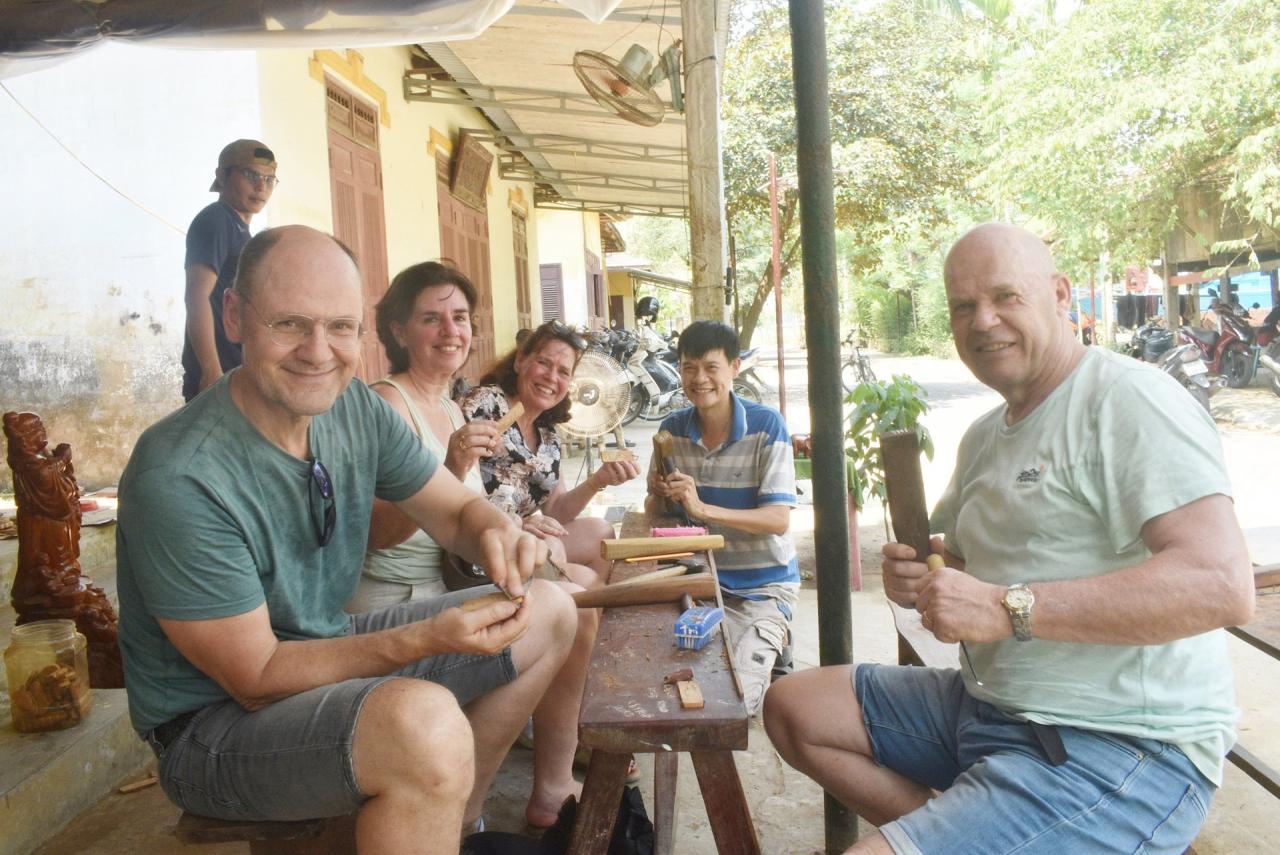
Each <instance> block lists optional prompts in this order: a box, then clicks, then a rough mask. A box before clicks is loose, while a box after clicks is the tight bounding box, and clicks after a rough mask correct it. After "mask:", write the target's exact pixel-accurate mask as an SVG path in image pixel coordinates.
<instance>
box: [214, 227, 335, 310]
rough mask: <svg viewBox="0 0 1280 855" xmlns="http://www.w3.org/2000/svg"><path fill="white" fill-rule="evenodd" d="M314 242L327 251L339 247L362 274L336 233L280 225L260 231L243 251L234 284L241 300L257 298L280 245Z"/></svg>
mask: <svg viewBox="0 0 1280 855" xmlns="http://www.w3.org/2000/svg"><path fill="white" fill-rule="evenodd" d="M306 245H312V246H314V247H315V248H316V249H317V250H320V251H326V250H330V249H331V248H332V247H337V248H338V249H340V250H341V251H342V254H343V255H345V256H346V259H347V261H349V262H350V263H351V267H352V269H354V270H355V271H356V275H357V276H359V267H358V265H357V264H356V257H355V255H354V254H353V253H352V252H351V250H350V249H348V248H347V245H346V244H344V243H343V242H342V241H340V240H338V239H337V238H335V237H334V236H333V235H329V234H325V233H324V232H322V231H318V230H316V229H313V228H311V227H310V226H277V227H276V228H273V229H264V230H263V231H260V232H258V233H257V234H256V235H254V236H253V237H252V238H250V239H249V242H248V243H246V244H245V245H244V249H243V250H241V251H240V261H239V263H238V264H237V265H236V281H235V285H234V286H233V287H234V288H235V290H236V293H237V294H239V295H240V298H241V299H244V300H248V299H251V298H252V297H253V293H254V289H255V288H256V287H257V286H258V285H260V284H261V283H262V280H263V279H264V278H265V276H266V271H267V269H268V268H269V267H270V264H271V258H272V256H273V255H274V254H275V252H276V251H277V249H280V248H290V249H293V248H303V247H305V246H306Z"/></svg>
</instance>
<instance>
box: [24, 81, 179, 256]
mask: <svg viewBox="0 0 1280 855" xmlns="http://www.w3.org/2000/svg"><path fill="white" fill-rule="evenodd" d="M0 89H3V90H4V94H6V95H8V96H9V98H10V99H12V100H13V103H15V104H17V105H18V109H20V110H21V111H22V112H24V113H26V114H27V116H29V117H30V118H31V121H33V122H35V123H36V127H38V128H40V130H42V131H44V132H45V133H46V134H48V135H49V139H51V140H53V141H54V142H55V143H57V144H58V147H59V148H61V149H62V150H63V151H65V152H66V153H67V154H69V155H70V156H71V159H72V160H74V161H75V162H76V163H78V164H80V165H81V166H82V167H84V170H85V171H86V172H88V173H89V174H90V175H92V176H93V177H94V178H96V179H98V180H99V181H101V182H102V183H103V184H105V185H106V186H107V188H108V189H110V190H111V191H112V192H114V193H116V194H117V195H118V196H120V198H122V199H124V200H125V201H126V202H128V203H129V204H130V205H133V206H134V207H136V208H138V209H139V210H140V211H142V212H143V213H145V214H147V215H148V216H150V217H153V218H155V219H156V220H158V221H159V222H160V223H162V224H164V225H166V226H168V227H169V228H171V229H173V230H174V231H175V232H177V233H178V234H180V235H186V233H187V232H186V229H181V228H178V227H177V226H175V225H174V224H173V223H171V222H169V221H168V220H166V219H165V218H164V217H162V216H160V215H159V214H157V213H156V212H155V211H153V210H151V209H150V208H148V207H147V206H146V205H144V204H142V203H141V202H139V201H138V200H137V199H134V198H133V197H132V196H130V195H129V194H128V193H126V192H124V191H123V190H121V189H120V188H119V187H117V186H115V185H114V184H112V183H111V182H110V181H108V180H107V179H106V178H105V177H103V176H102V175H101V174H99V173H98V172H97V171H96V170H95V169H94V168H93V167H92V166H90V165H89V164H87V163H85V162H84V161H83V160H81V159H80V156H79V155H77V154H76V153H75V152H74V151H72V150H71V149H70V148H69V147H68V146H67V144H66V143H64V142H63V141H62V140H60V139H58V136H57V134H55V133H54V132H53V131H51V130H49V128H47V127H46V126H45V124H44V122H42V121H40V119H39V118H38V117H37V116H36V114H35V113H33V112H31V111H30V110H28V109H27V107H26V105H25V104H23V103H22V102H21V101H19V100H18V96H17V95H14V94H13V92H11V91H10V90H9V87H8V86H5V85H4V83H2V82H0Z"/></svg>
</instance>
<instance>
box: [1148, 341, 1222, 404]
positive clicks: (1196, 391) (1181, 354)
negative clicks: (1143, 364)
mask: <svg viewBox="0 0 1280 855" xmlns="http://www.w3.org/2000/svg"><path fill="white" fill-rule="evenodd" d="M1156 365H1157V367H1159V369H1160V370H1161V371H1163V372H1164V373H1165V374H1168V375H1169V376H1170V377H1172V378H1173V379H1174V380H1177V381H1178V382H1179V383H1181V384H1182V388H1184V389H1186V390H1187V391H1188V392H1190V393H1191V397H1193V398H1195V399H1196V401H1197V402H1198V403H1199V404H1200V406H1202V407H1204V409H1205V412H1209V397H1210V396H1211V395H1213V393H1214V392H1216V391H1218V389H1219V388H1221V381H1220V380H1219V381H1217V382H1215V381H1214V380H1211V379H1210V378H1209V369H1208V368H1207V367H1206V366H1205V364H1204V360H1203V359H1201V358H1200V351H1199V349H1198V348H1197V347H1196V346H1195V345H1192V344H1180V345H1178V346H1177V347H1173V348H1170V349H1169V350H1167V351H1165V352H1164V353H1163V354H1162V355H1161V356H1160V357H1159V359H1158V361H1157V362H1156Z"/></svg>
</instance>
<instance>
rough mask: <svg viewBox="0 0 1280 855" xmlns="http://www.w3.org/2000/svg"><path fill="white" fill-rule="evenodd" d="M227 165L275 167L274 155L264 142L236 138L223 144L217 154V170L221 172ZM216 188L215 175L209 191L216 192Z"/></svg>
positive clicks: (217, 188)
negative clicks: (219, 152)
mask: <svg viewBox="0 0 1280 855" xmlns="http://www.w3.org/2000/svg"><path fill="white" fill-rule="evenodd" d="M228 166H260V167H266V166H269V167H271V168H272V169H275V168H276V156H275V153H274V152H272V151H271V149H269V148H267V146H266V145H265V144H264V143H261V142H258V141H257V140H236V141H235V142H232V143H227V144H226V145H225V146H223V148H222V153H221V154H219V155H218V172H219V173H221V172H222V170H224V169H226V168H227V167H228ZM218 190H219V187H218V179H217V177H216V176H215V177H214V179H213V183H212V184H210V185H209V192H210V193H217V192H218Z"/></svg>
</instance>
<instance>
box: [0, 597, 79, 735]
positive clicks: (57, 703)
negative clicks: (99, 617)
mask: <svg viewBox="0 0 1280 855" xmlns="http://www.w3.org/2000/svg"><path fill="white" fill-rule="evenodd" d="M85 647H86V642H85V637H84V636H83V635H81V634H80V633H79V632H77V631H76V625H75V622H74V621H70V620H38V621H32V622H31V623H24V624H21V625H19V626H15V627H14V628H13V636H12V638H11V639H10V642H9V647H8V649H7V650H5V652H4V667H5V673H6V675H7V676H8V679H9V702H10V710H9V711H10V713H11V714H12V716H13V727H14V729H15V730H17V731H19V732H20V733H38V732H40V731H46V730H62V729H64V728H68V727H74V726H75V725H77V724H79V723H80V721H81V720H82V719H83V718H84V717H85V716H87V715H88V714H89V710H90V708H91V707H92V706H93V695H92V694H91V692H90V690H89V658H88V656H87V655H86V653H85Z"/></svg>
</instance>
